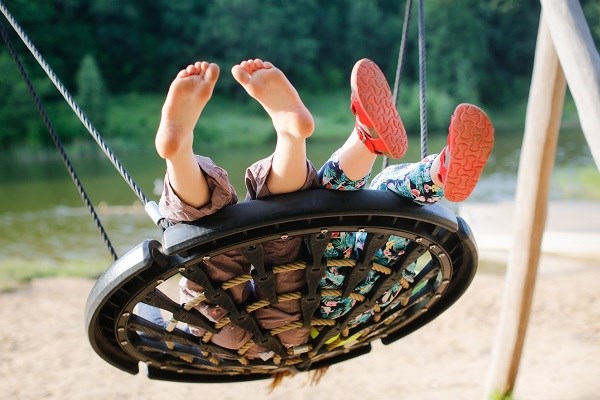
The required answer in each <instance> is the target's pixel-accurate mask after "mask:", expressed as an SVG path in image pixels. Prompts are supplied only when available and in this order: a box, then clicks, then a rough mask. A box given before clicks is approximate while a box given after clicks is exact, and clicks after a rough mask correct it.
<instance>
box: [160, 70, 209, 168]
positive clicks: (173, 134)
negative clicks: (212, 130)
mask: <svg viewBox="0 0 600 400" xmlns="http://www.w3.org/2000/svg"><path fill="white" fill-rule="evenodd" d="M218 78H219V66H218V65H217V64H211V63H208V62H206V61H198V62H196V63H195V64H193V65H188V66H187V68H186V69H183V70H181V71H179V73H178V74H177V77H176V78H175V79H174V80H173V82H172V83H171V86H170V88H169V93H168V94H167V98H166V100H165V103H164V105H163V108H162V114H161V120H160V125H159V126H158V132H157V133H156V139H155V145H156V151H157V152H158V154H159V155H160V156H161V157H162V158H165V159H169V158H172V157H174V156H176V155H177V154H179V153H180V152H181V151H182V150H190V151H191V150H192V143H193V138H194V127H195V126H196V123H197V122H198V118H199V117H200V113H201V112H202V110H203V109H204V106H205V105H206V103H207V102H208V100H209V99H210V97H211V96H212V92H213V89H214V87H215V84H216V83H217V79H218Z"/></svg>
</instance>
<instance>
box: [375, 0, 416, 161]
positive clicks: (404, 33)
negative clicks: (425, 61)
mask: <svg viewBox="0 0 600 400" xmlns="http://www.w3.org/2000/svg"><path fill="white" fill-rule="evenodd" d="M411 10H412V0H407V1H406V6H405V8H404V22H403V23H402V38H401V39H400V48H399V49H398V62H397V63H396V77H395V79H394V90H393V93H392V96H393V99H394V104H395V105H396V108H398V97H399V96H400V76H401V75H402V70H403V69H404V57H405V56H406V37H407V36H408V27H409V25H410V18H411ZM388 165H389V158H388V157H387V156H383V162H382V165H381V169H382V170H384V169H385V168H387V166H388Z"/></svg>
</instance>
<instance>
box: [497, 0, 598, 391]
mask: <svg viewBox="0 0 600 400" xmlns="http://www.w3.org/2000/svg"><path fill="white" fill-rule="evenodd" d="M541 3H542V7H543V8H542V15H541V18H540V26H539V30H538V38H537V43H536V52H535V61H534V68H533V75H532V81H531V88H530V94H529V100H528V106H527V115H526V120H525V133H524V138H523V147H522V149H521V161H520V163H519V173H518V179H517V193H516V197H515V204H516V206H515V215H514V221H515V224H514V228H513V246H512V250H511V253H510V255H509V259H508V265H507V272H506V283H505V288H504V295H503V302H502V309H501V313H500V320H499V326H498V331H497V337H496V340H495V343H494V347H493V351H492V364H491V367H490V370H489V374H488V380H487V385H486V394H487V396H486V398H488V399H489V398H503V397H504V396H506V395H509V394H510V393H512V391H513V389H514V385H515V381H516V377H517V373H518V368H519V362H520V358H521V353H522V350H523V344H524V341H525V334H526V331H527V324H528V321H529V314H530V311H531V304H532V299H533V290H534V287H535V279H536V275H537V267H538V262H539V257H540V253H541V243H542V236H543V233H544V226H545V223H546V212H547V198H548V191H549V182H550V176H551V173H552V168H553V165H554V158H555V154H556V143H557V140H558V132H559V128H560V120H561V116H562V111H563V104H564V96H565V92H566V83H567V82H568V84H569V88H570V90H571V93H572V95H573V97H574V100H575V103H576V105H577V110H578V115H579V120H580V121H581V126H582V129H583V131H584V134H585V136H586V140H587V141H588V145H589V146H590V149H591V150H592V154H593V156H594V160H595V162H596V165H597V166H599V168H600V134H599V132H600V113H599V112H598V110H600V58H599V57H598V51H597V50H596V48H595V46H594V43H593V40H592V38H591V34H590V32H589V28H588V26H587V23H586V20H585V17H584V15H583V11H582V9H581V5H580V4H579V2H578V1H576V0H569V1H555V0H541ZM549 27H551V29H549ZM563 68H564V72H563Z"/></svg>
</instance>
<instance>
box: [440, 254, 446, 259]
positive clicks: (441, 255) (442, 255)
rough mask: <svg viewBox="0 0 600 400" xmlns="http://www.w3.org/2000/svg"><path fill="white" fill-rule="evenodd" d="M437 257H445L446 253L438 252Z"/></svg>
mask: <svg viewBox="0 0 600 400" xmlns="http://www.w3.org/2000/svg"><path fill="white" fill-rule="evenodd" d="M438 257H439V258H444V257H446V253H440V254H438Z"/></svg>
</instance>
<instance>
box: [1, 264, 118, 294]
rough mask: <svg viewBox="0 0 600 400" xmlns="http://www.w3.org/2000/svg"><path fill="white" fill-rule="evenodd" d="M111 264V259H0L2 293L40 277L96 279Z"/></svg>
mask: <svg viewBox="0 0 600 400" xmlns="http://www.w3.org/2000/svg"><path fill="white" fill-rule="evenodd" d="M109 265H110V261H109V260H61V261H60V262H59V261H53V260H47V259H42V258H40V259H36V260H31V261H30V260H22V259H15V260H3V261H0V293H1V292H8V291H12V290H15V289H18V288H19V287H22V286H24V285H26V284H27V283H29V282H30V281H31V280H32V279H38V278H55V277H65V276H69V277H81V278H90V279H95V278H97V277H99V276H100V274H102V272H104V270H105V269H106V268H107V267H108V266H109Z"/></svg>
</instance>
